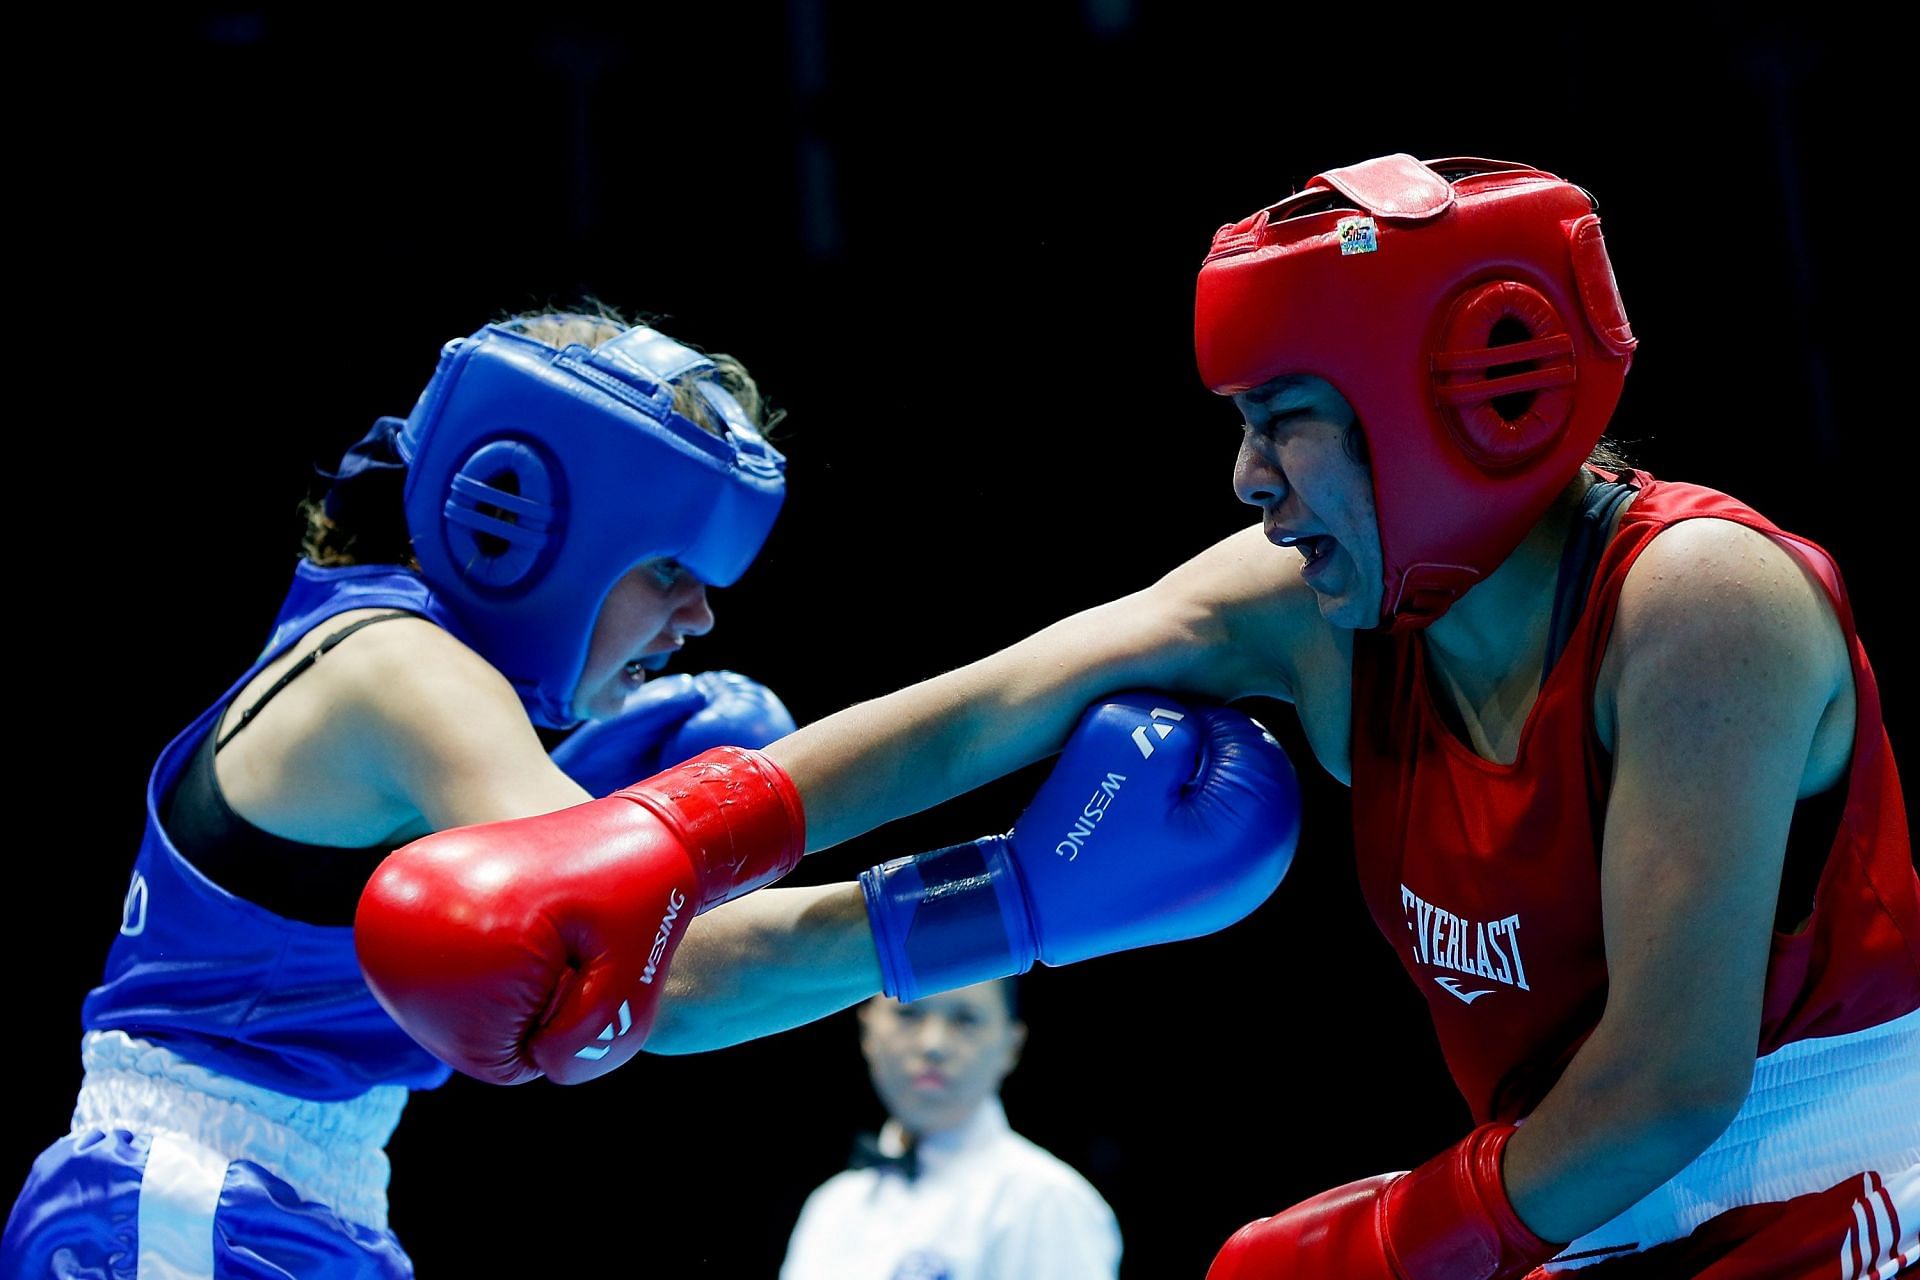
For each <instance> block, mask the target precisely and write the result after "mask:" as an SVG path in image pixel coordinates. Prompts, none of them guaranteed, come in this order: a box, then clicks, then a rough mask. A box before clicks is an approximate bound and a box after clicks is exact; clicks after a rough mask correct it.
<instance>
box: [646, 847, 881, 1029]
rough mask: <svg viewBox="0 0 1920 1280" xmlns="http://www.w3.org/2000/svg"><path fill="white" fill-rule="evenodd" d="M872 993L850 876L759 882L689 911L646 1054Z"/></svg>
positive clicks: (869, 944)
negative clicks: (830, 880) (764, 885)
mask: <svg viewBox="0 0 1920 1280" xmlns="http://www.w3.org/2000/svg"><path fill="white" fill-rule="evenodd" d="M879 992H880V961H879V959H878V958H877V957H876V956H875V955H874V949H873V936H872V933H871V932H870V931H869V929H868V926H867V907H866V900H865V898H864V897H863V895H862V894H861V892H860V886H859V884H858V883H856V882H851V881H849V882H847V883H845V884H830V885H820V886H817V887H812V888H800V889H782V888H778V887H775V888H771V889H762V890H760V891H759V892H757V893H750V894H748V895H747V896H745V897H744V898H736V899H734V900H733V901H732V902H729V903H726V904H724V905H722V906H719V907H715V908H714V909H713V910H712V911H709V912H707V913H706V914H705V915H703V916H700V917H699V918H698V919H696V920H695V921H694V922H693V924H692V925H691V926H690V927H689V928H688V930H687V937H686V941H685V942H683V943H681V944H680V952H679V955H678V956H677V957H676V958H675V959H674V963H673V969H672V970H671V971H670V972H669V973H668V975H667V991H666V995H665V997H664V998H663V1000H662V1002H661V1005H660V1012H659V1015H658V1017H657V1018H656V1019H655V1021H654V1024H653V1032H652V1034H651V1035H649V1036H648V1037H647V1044H646V1048H647V1052H649V1053H699V1052H702V1051H704V1050H707V1049H719V1048H724V1047H725V1046H727V1045H730V1044H739V1043H741V1042H743V1041H747V1040H755V1039H758V1038H759V1037H761V1036H768V1035H773V1034H774V1033H775V1032H779V1031H785V1030H787V1029H789V1028H791V1027H797V1026H800V1025H802V1024H804V1023H808V1022H812V1021H813V1020H814V1019H816V1018H824V1017H826V1016H827V1015H828V1014H830V1013H837V1012H838V1011H840V1010H841V1009H845V1008H847V1007H849V1006H850V1005H855V1004H858V1003H859V1002H860V1001H862V1000H865V999H866V998H867V997H868V996H872V995H878V994H879Z"/></svg>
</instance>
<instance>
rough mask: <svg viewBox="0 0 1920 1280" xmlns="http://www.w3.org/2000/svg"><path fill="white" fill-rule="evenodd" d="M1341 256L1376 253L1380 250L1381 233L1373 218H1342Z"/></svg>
mask: <svg viewBox="0 0 1920 1280" xmlns="http://www.w3.org/2000/svg"><path fill="white" fill-rule="evenodd" d="M1338 230H1339V232H1340V253H1341V256H1343V257H1344V256H1345V255H1347V254H1352V253H1374V252H1376V251H1377V250H1378V249H1379V248H1380V240H1379V232H1378V231H1377V230H1376V229H1375V227H1374V225H1373V219H1372V218H1342V219H1340V221H1339V223H1338Z"/></svg>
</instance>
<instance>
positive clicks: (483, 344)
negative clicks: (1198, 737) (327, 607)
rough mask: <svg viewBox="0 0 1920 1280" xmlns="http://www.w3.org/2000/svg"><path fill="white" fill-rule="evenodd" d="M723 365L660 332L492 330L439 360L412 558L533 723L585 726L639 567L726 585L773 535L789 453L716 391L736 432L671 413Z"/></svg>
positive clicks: (409, 434)
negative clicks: (584, 697) (630, 577)
mask: <svg viewBox="0 0 1920 1280" xmlns="http://www.w3.org/2000/svg"><path fill="white" fill-rule="evenodd" d="M713 367H714V366H713V362H712V361H710V360H708V359H707V358H706V357H705V356H702V355H700V354H699V353H698V352H695V351H692V350H689V349H688V348H686V347H684V346H681V345H680V344H679V343H677V342H675V341H673V340H672V339H671V338H668V337H666V336H665V335H663V334H660V333H656V332H655V331H653V330H652V329H647V328H633V329H629V330H627V331H626V332H625V333H623V334H621V335H620V336H619V337H617V338H614V339H612V340H611V341H609V342H605V343H602V344H601V345H600V346H599V347H597V348H588V347H585V346H580V345H574V346H570V347H567V348H566V349H565V350H561V351H556V350H555V349H553V348H552V347H550V346H548V345H547V344H545V343H543V342H540V341H537V340H536V339H533V338H530V337H527V336H526V335H524V334H520V333H515V332H513V331H512V330H511V329H508V328H504V327H501V326H498V325H489V326H487V327H486V328H484V329H482V330H480V331H479V332H478V333H475V334H473V335H472V336H471V337H466V338H457V339H455V340H454V341H452V342H449V343H448V344H447V345H446V346H445V347H444V348H442V349H441V352H440V367H439V368H438V369H437V370H436V371H435V373H434V375H433V380H432V381H431V382H429V383H428V384H427V388H426V390H425V391H423V392H421V394H420V400H419V402H418V403H417V404H415V405H414V407H413V413H412V414H411V415H409V416H408V418H407V422H406V427H405V429H404V430H402V431H401V433H400V435H399V439H398V446H399V452H400V455H401V456H402V457H403V458H404V459H406V461H407V464H408V470H407V481H406V490H405V502H406V512H407V527H408V530H409V532H410V533H411V535H412V538H413V550H414V555H415V557H416V558H417V559H418V560H419V562H420V571H421V574H422V575H423V576H424V577H425V578H426V580H427V581H428V582H429V583H430V584H431V585H432V586H433V587H434V588H435V590H437V591H438V592H440V593H442V595H443V596H444V598H445V599H446V600H447V601H448V602H449V603H450V604H451V606H452V608H453V610H454V612H455V613H456V614H457V615H458V616H459V618H460V620H461V622H462V623H463V624H465V625H466V627H467V628H468V629H469V631H470V632H471V633H472V638H473V642H474V645H475V648H476V649H478V650H479V652H480V653H481V655H482V656H483V657H485V658H486V659H487V660H488V661H489V662H491V663H492V664H493V665H494V666H495V667H497V668H498V669H499V670H500V672H501V673H502V674H503V675H505V676H506V677H507V679H508V680H510V681H512V683H513V686H514V688H515V689H516V690H517V691H518V692H519V694H520V698H521V700H522V701H523V702H525V703H526V706H527V713H528V715H529V716H531V717H532V719H533V721H534V722H535V723H536V724H541V725H546V726H548V727H551V728H565V727H567V726H569V725H571V724H574V723H575V722H576V721H577V717H576V716H575V715H574V712H573V695H574V689H575V686H577V685H578V684H579V681H580V673H581V669H582V668H583V667H584V666H585V664H586V657H587V646H588V642H589V641H590V640H591V639H592V637H593V628H594V623H595V621H596V619H597V618H598V617H599V614H600V606H601V604H602V603H603V602H604V601H605V600H606V598H607V593H608V592H609V591H611V590H612V588H613V585H614V583H616V582H617V581H619V579H620V578H621V577H622V575H624V574H625V573H626V572H627V571H628V570H629V569H631V568H632V567H633V566H634V565H636V564H638V563H640V562H641V561H643V560H648V559H652V558H654V557H658V556H671V557H673V558H674V559H676V560H678V561H679V562H680V563H681V564H683V565H685V566H686V567H687V568H688V569H689V570H691V571H692V572H693V573H694V574H695V575H696V576H697V577H699V578H700V579H701V580H702V581H704V582H707V583H710V584H712V585H714V586H727V585H729V584H730V583H732V582H733V581H735V580H736V579H737V578H739V576H740V575H741V574H742V573H744V572H745V571H746V568H747V565H748V564H750V563H751V562H752V560H753V557H754V556H755V554H757V553H758V552H759V550H760V546H761V544H762V543H763V542H765V541H766V538H767V534H768V532H769V531H770V530H771V529H772V528H773V521H774V517H775V516H776V515H778V514H779V511H780V503H781V500H782V498H783V497H784V496H785V490H786V482H785V479H784V472H785V468H786V459H785V458H783V457H782V456H781V455H780V453H779V452H778V451H777V450H776V449H774V448H773V446H771V445H770V444H768V443H767V442H766V440H765V439H764V438H762V437H761V435H760V433H759V432H758V431H756V430H755V429H754V427H753V424H752V423H750V422H749V421H748V420H747V416H746V414H745V413H744V412H743V411H742V410H741V408H740V406H739V404H738V403H736V402H735V401H734V399H733V397H732V396H730V395H728V394H727V392H726V391H724V390H723V389H721V388H720V387H719V386H717V385H715V384H714V383H712V382H710V381H707V380H704V379H703V380H701V381H699V382H698V383H696V384H695V388H696V389H697V391H698V393H699V394H700V395H702V396H703V397H705V399H706V401H707V403H708V404H709V405H710V406H711V407H712V408H713V410H714V412H715V414H716V416H718V417H719V418H720V419H721V420H722V421H723V422H725V424H726V431H727V434H726V436H725V437H724V438H723V437H719V436H715V435H713V434H712V433H710V432H708V431H707V430H705V429H704V428H702V427H701V426H700V425H699V424H698V423H696V422H692V421H690V420H689V419H687V418H685V417H682V416H681V415H680V414H679V413H677V412H675V411H674V407H673V386H672V385H671V384H672V383H673V382H674V380H676V379H679V378H684V377H687V376H689V375H693V376H698V375H700V374H703V373H705V372H707V371H709V370H711V369H712V368H713Z"/></svg>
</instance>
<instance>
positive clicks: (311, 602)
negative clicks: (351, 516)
mask: <svg viewBox="0 0 1920 1280" xmlns="http://www.w3.org/2000/svg"><path fill="white" fill-rule="evenodd" d="M379 608H385V609H398V610H403V611H405V612H407V613H415V614H419V615H420V616H421V617H423V618H426V619H427V620H428V621H430V622H433V623H435V624H437V625H439V626H441V627H443V628H445V629H446V630H447V631H449V632H451V633H452V634H453V635H455V636H457V637H460V638H462V639H464V638H465V636H464V632H463V629H462V628H461V627H460V626H459V624H458V622H457V621H456V619H455V618H454V616H453V614H452V612H451V610H449V609H448V607H447V606H446V605H445V604H444V603H443V602H442V601H441V600H440V599H439V598H438V597H436V596H435V595H434V593H433V589H432V588H431V587H429V586H428V585H427V584H426V582H424V581H423V580H422V579H421V578H420V577H419V576H418V575H417V574H414V573H411V572H409V571H407V570H405V569H401V568H398V567H396V566H394V565H353V566H348V567H346V568H338V569H326V568H321V567H320V566H318V565H314V564H311V563H309V562H307V561H304V560H303V561H301V563H300V565H299V567H298V568H297V569H296V570H295V571H294V579H293V586H292V588H291V589H290V590H289V591H288V593H287V598H286V602H285V603H284V604H282V605H281V606H280V613H279V616H278V617H277V618H275V619H274V624H273V634H272V636H271V637H270V638H269V639H268V641H267V647H266V649H265V650H264V651H263V652H262V653H261V654H260V657H259V658H258V659H257V660H256V661H255V662H254V664H253V666H252V667H250V668H248V670H247V672H246V674H245V675H243V676H241V677H240V679H239V680H238V681H236V682H235V683H234V685H233V687H232V688H230V689H228V690H227V691H226V693H224V694H222V695H221V696H220V698H219V700H218V701H216V702H215V703H214V704H213V705H212V706H211V707H209V708H208V709H207V710H206V711H205V712H203V713H202V714H201V715H200V717H199V718H198V719H196V720H195V721H194V722H193V723H192V724H191V725H189V726H188V727H187V728H186V730H185V731H184V732H182V733H181V734H180V736H179V737H177V738H175V739H174V740H173V741H172V742H170V743H168V744H167V746H166V749H165V750H163V751H162V752H161V753H160V758H159V760H158V761H157V762H155V764H154V767H153V772H152V774H151V775H150V776H149V778H148V780H147V825H146V833H145V835H144V837H143V838H142V839H141V841H140V852H139V854H138V855H137V856H136V857H135V859H134V864H133V878H132V881H131V882H130V883H129V885H128V887H127V897H126V903H125V907H124V910H123V913H122V918H121V924H120V933H119V936H117V937H116V938H114V940H113V946H112V948H111V949H110V950H109V951H108V953H107V966H106V975H105V977H104V978H103V979H102V980H101V983H100V985H99V986H97V987H95V988H94V989H93V990H92V991H91V992H89V993H88V995H87V999H86V1003H85V1004H84V1005H82V1006H81V1011H80V1016H81V1021H82V1023H83V1024H84V1025H85V1027H86V1028H87V1030H89V1031H104V1030H119V1031H124V1032H126V1033H127V1034H128V1035H132V1036H138V1037H139V1038H141V1039H143V1040H147V1041H150V1042H152V1043H155V1044H159V1045H164V1046H165V1047H166V1048H168V1049H170V1050H172V1051H173V1052H175V1053H177V1054H179V1055H180V1056H181V1057H183V1058H186V1059H187V1060H189V1061H191V1062H194V1063H197V1064H198V1065H200V1066H203V1067H206V1068H208V1069H210V1070H213V1071H218V1072H220V1073H221V1074H223V1075H227V1076H231V1077H233V1078H235V1079H238V1080H244V1081H246V1082H247V1083H249V1084H254V1085H258V1086H260V1087H262V1088H266V1089H272V1090H274V1091H275V1092H278V1093H285V1094H291V1095H292V1096H294V1097H298V1098H312V1099H317V1100H335V1099H342V1098H352V1097H357V1096H359V1095H360V1094H362V1093H365V1092H366V1091H367V1090H368V1089H370V1088H372V1087H374V1086H375V1085H383V1084H398V1085H404V1086H406V1087H408V1088H413V1089H431V1088H434V1087H435V1086H437V1085H440V1084H442V1083H444V1082H445V1081H446V1079H447V1077H448V1075H449V1074H450V1071H449V1069H448V1068H447V1067H446V1066H445V1065H443V1064H442V1063H441V1062H440V1061H439V1060H438V1059H436V1058H434V1057H433V1055H431V1054H429V1053H428V1052H427V1051H426V1050H425V1049H422V1048H421V1047H420V1046H419V1045H417V1044H415V1043H414V1041H413V1039H412V1038H411V1037H409V1036H408V1035H407V1033H406V1032H404V1031H402V1030H401V1029H400V1027H399V1025H398V1024H397V1023H395V1022H394V1021H393V1019H392V1018H390V1017H388V1016H387V1013H386V1010H384V1009H382V1008H381V1007H380V1005H379V1004H378V1003H377V1002H376V1001H375V1000H374V998H373V993H372V992H370V991H369V990H367V984H366V982H365V981H364V980H363V979H362V978H361V976H360V965H359V961H358V960H357V959H356V958H355V956H354V950H353V930H352V929H351V928H347V927H340V926H326V925H317V924H308V923H305V922H303V921H299V920H289V919H287V918H285V917H283V916H279V915H276V914H274V913H273V912H271V911H268V910H266V909H265V908H263V907H260V906H258V905H256V904H254V903H252V902H249V901H247V900H246V899H244V898H240V897H236V896H235V895H233V894H231V893H228V892H227V891H226V890H225V889H222V888H221V887H220V886H219V885H217V884H215V883H214V882H213V881H211V880H209V879H208V878H207V877H206V876H204V875H202V874H201V873H200V871H199V870H198V869H197V868H195V867H194V866H193V864H192V863H191V862H189V861H188V860H187V859H186V858H185V857H183V856H182V855H181V853H180V851H179V850H178V849H177V848H175V847H174V844H173V841H172V839H171V838H170V837H169V836H168V834H167V831H166V828H165V826H164V825H163V824H162V822H161V819H160V815H161V814H162V813H163V812H164V809H165V804H166V800H167V797H168V796H169V795H170V794H171V792H172V790H173V788H174V785H175V784H176V783H177V782H178V781H179V778H180V775H181V773H182V771H183V770H184V769H185V768H186V766H187V765H188V763H189V762H190V761H191V760H192V759H193V755H194V752H195V751H196V750H197V749H198V748H199V746H200V745H201V742H202V740H203V739H204V738H205V737H206V735H208V734H209V733H212V732H213V731H214V728H215V726H216V725H217V724H218V722H219V719H220V713H221V712H222V710H224V709H225V707H226V706H227V704H228V703H229V702H230V701H231V700H232V699H233V698H234V697H235V696H236V695H238V694H239V692H240V690H241V689H243V688H245V687H246V685H247V683H248V682H249V681H250V680H252V679H253V678H254V677H255V676H256V675H258V674H259V673H260V671H261V669H262V668H263V667H265V666H266V665H267V664H268V663H270V662H272V661H273V660H274V659H276V658H278V657H279V656H280V655H281V654H283V653H284V652H286V650H287V648H288V647H289V646H290V645H292V644H293V643H294V642H295V641H297V640H298V639H300V637H301V636H304V635H305V634H307V632H309V631H311V630H312V629H313V628H315V627H317V626H319V625H320V624H321V623H323V622H325V621H326V620H327V619H328V618H331V617H333V616H335V615H337V614H341V613H345V612H347V611H348V610H352V609H379Z"/></svg>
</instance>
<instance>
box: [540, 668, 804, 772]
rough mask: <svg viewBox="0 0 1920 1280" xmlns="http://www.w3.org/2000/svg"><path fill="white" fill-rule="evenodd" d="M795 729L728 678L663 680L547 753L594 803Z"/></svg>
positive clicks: (764, 695)
mask: <svg viewBox="0 0 1920 1280" xmlns="http://www.w3.org/2000/svg"><path fill="white" fill-rule="evenodd" d="M793 729H794V724H793V716H792V715H790V714H789V713H788V711H787V709H786V707H785V706H784V705H783V704H782V703H781V701H780V699H779V698H777V697H775V696H774V692H773V690H771V689H769V688H767V686H765V685H763V684H761V683H760V682H759V681H757V680H749V679H747V677H745V676H743V675H740V674H739V673H738V672H733V671H703V672H701V673H700V674H699V675H674V676H662V677H660V678H659V679H657V680H649V681H647V682H646V683H645V684H643V685H641V686H640V687H639V688H638V689H636V690H634V692H633V694H632V696H630V697H629V698H628V699H627V702H626V705H625V706H624V707H622V708H621V710H620V714H619V715H617V716H614V717H613V718H612V719H610V720H595V721H590V722H588V723H586V724H583V725H581V726H580V727H579V728H578V729H575V730H574V731H573V732H572V733H570V734H568V735H567V737H566V738H565V739H564V740H563V741H562V742H561V743H560V745H559V746H557V747H555V748H554V749H553V751H552V752H551V753H550V754H551V758H552V760H553V762H554V763H555V764H557V765H559V766H560V770H561V772H563V773H565V774H566V775H567V776H568V777H569V778H572V779H573V780H574V781H575V782H577V783H579V784H580V785H581V786H583V787H585V788H586V789H587V790H588V791H589V792H590V793H592V794H593V795H595V796H605V795H612V794H613V793H614V792H615V791H618V790H619V789H620V788H621V787H624V786H626V785H628V784H629V783H631V782H633V781H635V780H636V779H639V778H650V777H652V776H653V775H654V774H656V773H659V772H660V771H661V770H663V769H668V768H671V767H673V766H674V765H676V764H679V763H681V762H682V761H684V760H691V759H692V758H693V757H695V756H697V755H699V754H700V753H701V752H702V751H706V750H708V749H709V748H712V747H745V748H747V749H748V750H751V751H757V750H759V749H760V748H761V747H764V746H766V745H767V744H768V743H769V742H772V741H773V740H774V739H776V738H784V737H786V736H787V735H788V734H790V733H792V732H793Z"/></svg>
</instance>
